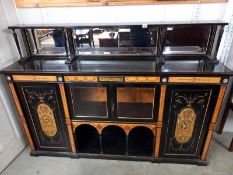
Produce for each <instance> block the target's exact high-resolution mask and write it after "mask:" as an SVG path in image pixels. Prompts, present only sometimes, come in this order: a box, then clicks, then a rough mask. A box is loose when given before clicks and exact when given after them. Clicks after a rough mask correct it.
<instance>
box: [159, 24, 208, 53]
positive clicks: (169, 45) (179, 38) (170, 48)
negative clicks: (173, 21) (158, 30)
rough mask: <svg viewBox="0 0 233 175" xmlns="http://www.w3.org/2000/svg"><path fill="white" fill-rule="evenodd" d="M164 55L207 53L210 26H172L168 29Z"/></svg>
mask: <svg viewBox="0 0 233 175" xmlns="http://www.w3.org/2000/svg"><path fill="white" fill-rule="evenodd" d="M165 32H166V37H165V41H164V45H165V47H164V51H163V54H197V53H200V54H202V53H205V52H206V48H207V44H208V40H209V39H208V37H209V32H210V29H209V27H208V26H204V25H197V26H171V27H167V28H166V31H165Z"/></svg>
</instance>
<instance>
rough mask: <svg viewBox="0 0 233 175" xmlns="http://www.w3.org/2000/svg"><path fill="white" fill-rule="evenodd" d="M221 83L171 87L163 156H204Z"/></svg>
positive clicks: (164, 129) (161, 152)
mask: <svg viewBox="0 0 233 175" xmlns="http://www.w3.org/2000/svg"><path fill="white" fill-rule="evenodd" d="M218 91H219V87H218V86H205V87H203V86H187V85H186V86H184V85H183V86H182V85H177V86H175V85H174V86H168V87H167V95H166V103H165V104H166V105H165V112H164V121H163V128H162V140H161V144H162V145H161V150H160V156H162V157H183V158H194V157H199V156H200V151H201V149H202V146H203V141H204V139H205V134H206V130H207V129H208V125H209V123H210V118H211V115H212V111H213V109H214V106H215V103H216V99H217V94H218Z"/></svg>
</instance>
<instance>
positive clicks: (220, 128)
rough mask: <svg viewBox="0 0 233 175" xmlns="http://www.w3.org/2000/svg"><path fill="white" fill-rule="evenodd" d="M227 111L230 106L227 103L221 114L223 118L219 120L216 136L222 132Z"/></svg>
mask: <svg viewBox="0 0 233 175" xmlns="http://www.w3.org/2000/svg"><path fill="white" fill-rule="evenodd" d="M229 111H230V104H229V103H228V104H227V106H226V109H225V111H224V114H223V116H222V120H221V123H220V126H219V129H218V131H217V133H218V134H222V131H223V128H224V125H225V123H226V120H227V116H228V113H229Z"/></svg>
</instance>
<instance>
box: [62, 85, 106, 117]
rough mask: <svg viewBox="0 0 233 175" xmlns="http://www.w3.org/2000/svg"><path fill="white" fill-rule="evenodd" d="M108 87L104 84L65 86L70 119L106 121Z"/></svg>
mask: <svg viewBox="0 0 233 175" xmlns="http://www.w3.org/2000/svg"><path fill="white" fill-rule="evenodd" d="M108 87H109V85H108V84H104V83H96V84H93V83H92V84H88V83H78V84H77V83H75V84H74V83H70V84H66V91H67V95H68V102H69V106H70V111H71V117H72V119H85V120H88V119H90V120H92V119H95V120H108V119H109V116H110V113H109V105H110V103H109V100H108V99H109V98H110V97H109V93H108V91H109V88H108Z"/></svg>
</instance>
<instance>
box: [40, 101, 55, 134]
mask: <svg viewBox="0 0 233 175" xmlns="http://www.w3.org/2000/svg"><path fill="white" fill-rule="evenodd" d="M36 111H37V114H38V117H39V121H40V125H41V128H42V131H43V132H44V133H45V134H46V135H47V136H49V137H53V136H55V135H56V133H57V125H56V122H55V118H54V113H53V110H52V108H51V107H50V106H49V105H47V104H45V103H40V104H39V105H38V106H37V108H36Z"/></svg>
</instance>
